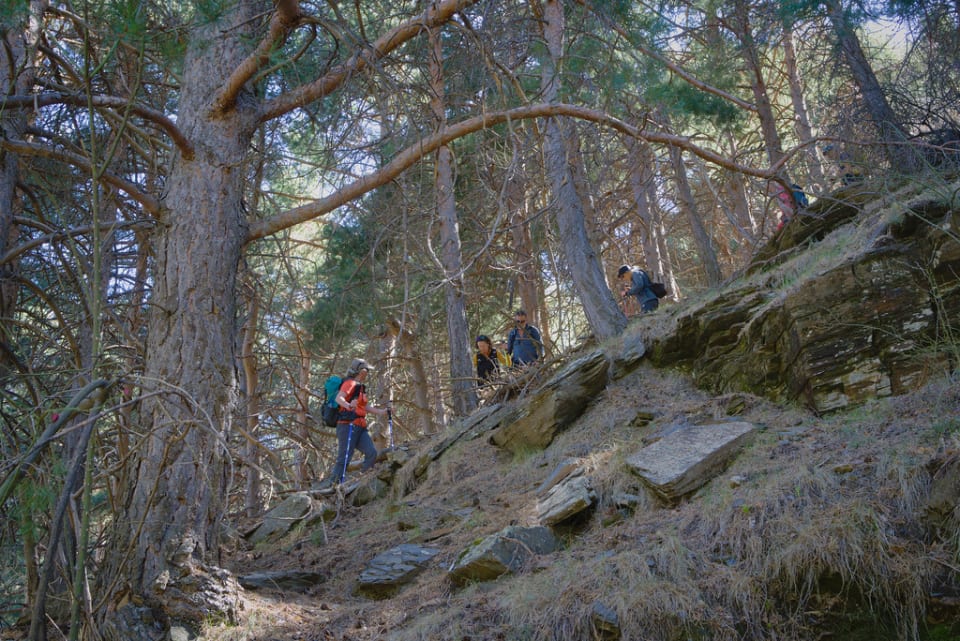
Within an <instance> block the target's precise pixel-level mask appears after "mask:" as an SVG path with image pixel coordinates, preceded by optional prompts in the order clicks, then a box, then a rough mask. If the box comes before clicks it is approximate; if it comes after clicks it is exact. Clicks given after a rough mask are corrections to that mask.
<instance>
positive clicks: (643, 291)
mask: <svg viewBox="0 0 960 641" xmlns="http://www.w3.org/2000/svg"><path fill="white" fill-rule="evenodd" d="M617 280H619V281H620V282H621V283H623V287H624V290H623V296H624V298H626V297H627V296H636V297H637V301H638V302H639V303H640V310H641V311H643V312H652V311H653V310H655V309H656V308H657V307H659V306H660V299H659V298H657V295H656V294H654V293H653V290H652V289H651V288H650V285H651V284H652V283H651V281H650V277H649V276H648V275H647V272H645V271H643V270H642V269H640V268H639V267H631V266H630V265H621V266H620V269H618V270H617Z"/></svg>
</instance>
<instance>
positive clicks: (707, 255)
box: [670, 147, 723, 287]
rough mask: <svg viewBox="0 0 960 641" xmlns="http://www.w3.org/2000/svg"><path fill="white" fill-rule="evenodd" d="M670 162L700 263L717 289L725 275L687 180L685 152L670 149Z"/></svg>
mask: <svg viewBox="0 0 960 641" xmlns="http://www.w3.org/2000/svg"><path fill="white" fill-rule="evenodd" d="M670 161H671V163H672V164H673V176H674V180H675V182H676V185H677V201H678V204H679V205H680V209H681V210H683V212H684V213H685V214H686V215H687V220H688V221H689V223H690V229H691V231H692V232H693V239H694V243H696V245H697V250H698V252H699V254H700V261H701V262H702V264H703V272H704V276H705V277H706V281H707V285H708V286H710V287H716V286H717V285H719V284H720V282H721V281H722V280H723V275H722V273H721V271H720V263H719V262H718V261H717V253H716V251H715V250H714V248H713V241H712V240H711V239H710V234H708V233H707V228H706V227H705V226H704V224H703V220H702V219H701V218H700V214H699V212H698V211H697V202H696V200H695V199H694V197H693V191H692V190H691V189H690V182H689V181H688V180H687V167H686V165H685V164H684V162H683V152H682V151H681V150H680V149H678V148H676V147H670Z"/></svg>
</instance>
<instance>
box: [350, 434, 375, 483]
mask: <svg viewBox="0 0 960 641" xmlns="http://www.w3.org/2000/svg"><path fill="white" fill-rule="evenodd" d="M356 431H358V432H359V434H358V435H356V437H355V439H354V440H356V446H355V447H356V448H357V449H358V450H360V451H361V452H363V467H361V468H360V471H361V472H366V471H367V470H369V469H370V468H371V467H373V465H374V463H376V462H377V446H376V445H374V444H373V439H372V438H370V432H368V431H367V430H365V429H361V428H357V430H356Z"/></svg>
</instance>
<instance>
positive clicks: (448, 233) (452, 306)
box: [428, 1, 477, 416]
mask: <svg viewBox="0 0 960 641" xmlns="http://www.w3.org/2000/svg"><path fill="white" fill-rule="evenodd" d="M436 11H437V2H435V1H431V2H430V8H429V13H433V12H436ZM439 31H440V30H439V29H438V28H437V27H431V28H430V29H429V31H428V37H429V40H430V86H431V89H432V93H431V96H430V109H431V111H432V112H433V118H434V123H435V126H436V129H437V130H438V131H442V130H443V129H444V127H445V126H446V124H447V116H446V98H445V89H444V77H443V43H442V41H441V38H440V32H439ZM435 162H436V175H435V176H434V197H435V198H436V205H437V215H438V217H439V219H440V247H441V249H440V262H441V264H442V265H443V272H444V286H443V290H444V298H445V299H446V302H447V340H448V341H449V343H450V380H451V392H452V400H453V412H454V415H455V416H466V415H467V414H469V413H470V412H472V411H473V410H475V409H476V408H477V391H476V385H475V383H474V376H475V373H474V372H473V365H472V361H471V359H470V351H469V349H470V347H471V346H472V341H471V340H470V332H469V329H468V327H467V307H466V303H465V302H464V288H465V281H466V277H465V275H464V273H463V256H462V253H461V247H460V221H459V220H458V218H457V203H456V200H455V198H454V177H453V175H454V163H455V159H454V157H453V152H451V151H450V147H448V146H447V145H443V146H441V147H440V149H438V150H437V153H436V161H435Z"/></svg>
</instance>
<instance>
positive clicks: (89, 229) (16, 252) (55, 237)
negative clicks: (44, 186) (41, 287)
mask: <svg viewBox="0 0 960 641" xmlns="http://www.w3.org/2000/svg"><path fill="white" fill-rule="evenodd" d="M17 222H19V223H20V224H31V223H32V221H17ZM155 224H156V221H154V220H131V221H126V222H115V223H110V224H109V227H110V228H115V229H122V228H136V227H152V226H153V225H155ZM37 226H38V227H39V225H37ZM44 227H45V226H44ZM92 233H93V225H84V226H83V227H72V228H70V229H61V230H57V231H51V232H49V233H46V234H44V235H43V236H38V237H36V238H31V239H30V240H29V241H27V242H25V243H21V244H19V245H17V246H16V247H13V248H11V249H10V251H8V252H7V253H6V254H4V255H3V256H0V266H2V265H5V264H7V263H9V262H10V261H12V260H14V259H15V258H17V257H18V256H20V255H21V254H23V253H25V252H28V251H30V250H31V249H33V248H34V247H39V246H41V245H45V244H47V243H52V242H54V241H59V240H63V239H65V238H72V237H75V236H84V235H86V234H92Z"/></svg>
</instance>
